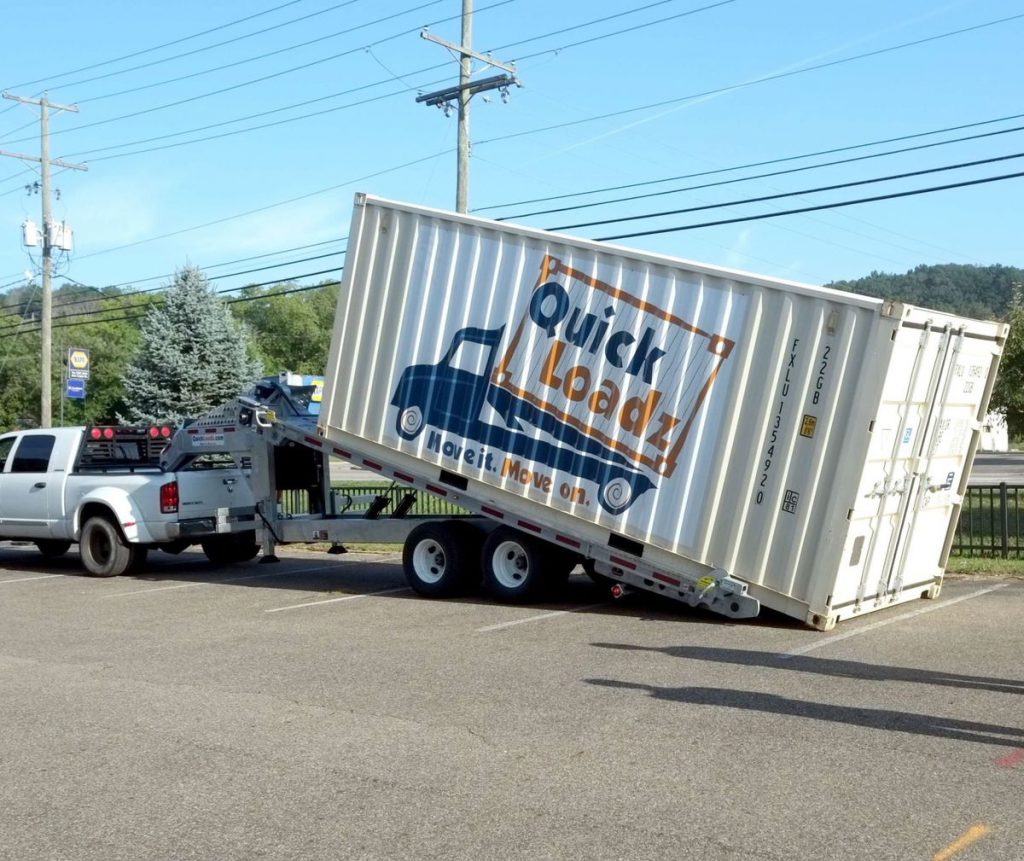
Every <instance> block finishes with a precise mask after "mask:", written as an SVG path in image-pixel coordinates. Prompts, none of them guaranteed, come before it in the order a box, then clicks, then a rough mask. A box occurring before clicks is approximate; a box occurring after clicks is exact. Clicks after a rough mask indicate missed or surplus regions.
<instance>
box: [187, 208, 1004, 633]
mask: <svg viewBox="0 0 1024 861" xmlns="http://www.w3.org/2000/svg"><path fill="white" fill-rule="evenodd" d="M1007 333H1008V327H1007V326H1006V325H1005V324H1002V323H997V322H986V321H977V320H970V319H967V318H963V317H957V316H954V315H951V314H945V313H941V312H937V311H931V310H928V309H924V308H918V307H914V306H910V305H906V304H902V303H899V302H892V301H884V300H881V299H876V298H872V297H866V296H858V295H856V294H852V293H845V292H840V291H836V290H830V289H827V288H823V287H817V286H814V285H808V284H800V283H796V282H791V281H783V280H779V279H774V278H767V277H764V276H760V275H754V274H751V273H746V272H739V271H735V270H729V269H723V268H720V267H715V266H709V265H707V264H702V263H695V262H692V261H687V260H682V259H677V258H672V257H666V256H663V255H656V254H650V253H646V252H641V251H636V250H632V249H626V248H620V247H617V246H613V245H608V244H605V243H599V242H594V241H590V240H585V239H579V238H576V237H571V236H564V235H559V234H553V233H549V232H545V231H542V230H536V229H532V228H525V227H518V226H514V225H509V224H507V223H498V222H493V221H488V220H486V219H482V218H475V217H471V216H466V215H459V214H455V213H450V212H442V211H439V210H433V209H428V208H425V207H419V206H413V205H409V204H404V203H397V202H393V201H386V200H381V199H377V198H372V197H369V196H367V195H357V196H356V201H355V207H354V211H353V218H352V225H351V228H350V231H349V245H348V250H347V256H346V263H345V272H344V279H343V282H342V286H341V290H340V292H339V298H338V305H337V309H336V313H335V321H334V330H333V335H332V339H331V349H330V355H329V357H328V363H327V366H326V368H325V371H326V373H325V375H324V377H323V387H322V402H321V404H320V408H319V414H318V415H317V416H316V417H315V418H314V417H310V416H308V415H302V414H301V413H302V411H301V410H295V409H293V408H292V407H290V406H289V398H288V397H286V396H279V395H278V394H275V393H274V392H271V391H269V390H267V391H262V392H261V390H260V389H259V387H257V390H256V391H255V392H254V393H253V396H252V397H251V398H249V399H248V400H242V401H239V402H238V403H237V404H234V405H228V406H226V408H225V410H226V412H225V413H224V415H222V416H220V417H217V416H210V417H207V419H204V422H206V424H205V425H204V426H203V427H193V428H190V429H189V433H190V434H192V436H193V437H194V438H195V441H196V442H197V443H199V442H200V441H201V442H202V443H209V442H211V441H217V440H219V441H220V443H221V444H228V445H234V446H237V447H238V448H240V449H244V448H245V447H246V446H251V447H252V452H251V455H250V457H251V462H252V470H251V474H252V480H253V482H254V486H253V487H254V495H255V497H256V499H257V500H259V502H258V503H257V514H258V516H257V527H258V529H259V534H260V539H261V542H262V546H263V552H264V554H265V556H267V557H268V558H269V557H272V555H273V546H274V544H275V543H279V542H282V541H287V540H326V541H332V542H333V541H338V542H343V541H345V540H349V541H353V540H371V541H378V540H385V539H383V538H381V537H378V536H380V535H385V534H386V535H389V536H391V537H392V538H396V537H397V536H399V535H402V534H404V549H403V566H404V569H405V574H406V577H407V579H408V580H409V583H410V585H411V586H412V587H413V588H414V589H416V590H417V591H418V592H420V593H421V594H424V595H430V596H437V597H440V596H444V595H449V594H454V593H457V592H460V591H463V590H466V589H469V588H471V587H473V586H474V585H476V584H478V583H479V581H480V579H481V577H482V579H483V581H484V583H485V585H486V586H487V588H488V590H489V591H490V592H491V594H493V595H495V596H496V597H498V598H500V599H502V600H508V601H528V600H531V599H534V598H536V597H537V596H538V595H540V594H542V592H543V591H544V590H545V589H546V588H547V587H549V586H550V585H552V584H556V583H558V582H561V581H562V579H564V577H566V576H567V575H568V573H569V571H570V570H571V569H572V568H574V567H575V566H576V565H577V564H579V563H581V562H582V563H583V564H584V566H585V568H586V570H587V571H588V573H590V574H591V575H592V576H593V577H594V578H595V579H598V580H599V581H600V582H603V583H605V584H609V585H610V586H611V588H612V589H613V591H614V592H615V593H618V594H622V593H624V592H627V591H629V590H643V591H647V592H651V593H655V594H659V595H663V596H665V597H668V598H671V599H674V600H676V601H679V602H681V603H683V604H687V605H690V606H703V607H707V608H708V609H710V610H712V611H714V612H717V613H721V614H723V615H725V616H728V617H730V618H735V619H743V618H750V617H752V616H756V615H757V613H758V612H759V610H760V608H761V606H762V605H763V606H766V607H770V608H772V609H773V610H776V611H778V612H780V613H783V614H785V615H787V616H790V617H792V618H795V619H798V620H801V621H803V622H805V623H806V624H808V625H811V626H812V627H815V628H819V629H822V630H827V629H830V628H831V627H833V626H834V625H835V624H836V623H837V622H838V621H840V620H842V619H846V618H850V617H856V616H859V615H862V614H864V613H867V612H871V611H875V610H880V609H883V608H886V607H890V606H893V605H896V604H900V603H903V602H906V601H911V600H915V599H918V598H922V597H925V598H928V597H935V596H937V595H938V594H939V591H940V589H941V585H942V577H943V569H944V567H945V563H946V560H947V557H948V554H949V549H950V545H951V543H952V540H953V535H954V532H955V528H956V523H957V519H958V516H959V512H960V507H961V504H962V500H963V495H964V492H965V489H966V486H967V481H968V477H969V473H970V468H971V464H972V462H973V458H974V454H975V452H976V451H977V448H978V445H979V440H980V436H981V432H982V427H983V422H984V417H985V415H986V411H987V406H988V401H989V397H990V395H991V392H992V387H993V385H994V382H995V375H996V371H997V368H998V363H999V357H1000V355H1001V353H1002V349H1003V345H1004V343H1005V340H1006V337H1007ZM202 434H206V435H208V436H209V437H210V440H201V435H202ZM299 452H304V454H299ZM332 457H336V458H341V459H343V460H347V461H350V462H352V463H353V464H355V465H356V466H358V467H361V468H363V469H365V470H368V471H370V472H372V473H374V474H376V475H377V476H379V477H380V478H381V479H382V480H385V481H388V482H394V483H397V484H400V485H402V486H405V487H408V488H410V489H411V490H412V491H415V492H417V493H428V494H433V495H435V496H438V497H441V498H443V499H445V500H447V501H449V502H451V503H454V504H456V505H458V506H459V507H461V508H462V509H463V510H465V511H468V512H469V513H470V514H471V515H473V517H471V518H468V519H467V518H462V519H459V520H446V521H432V522H419V523H417V522H416V521H414V520H413V519H411V518H408V517H403V516H401V515H402V514H403V513H407V512H402V511H392V512H390V516H388V514H386V513H385V512H384V511H383V508H377V509H376V511H375V513H377V514H378V515H380V516H378V517H376V518H370V519H371V520H374V519H375V520H377V521H379V522H377V523H372V524H371V523H369V522H364V523H354V522H353V518H352V517H349V516H346V515H345V514H344V513H339V512H338V511H336V510H335V506H333V504H332V499H331V497H330V492H329V488H328V486H327V485H328V484H329V482H327V481H326V480H325V469H324V464H325V463H326V462H327V460H329V459H330V458H332ZM310 458H312V460H310ZM310 463H312V464H313V466H312V467H311V468H310V467H309V464H310ZM303 464H306V466H303ZM303 471H306V472H308V473H309V474H308V475H307V476H306V478H302V477H301V476H302V474H303ZM296 483H298V484H300V485H301V484H305V485H306V486H308V487H309V488H310V489H311V498H315V499H316V503H315V505H314V507H313V508H314V510H313V513H312V514H311V515H310V516H308V517H307V518H305V519H303V518H289V517H287V515H286V514H285V513H284V512H282V511H281V510H280V507H279V506H278V505H277V491H278V490H280V489H281V488H283V487H286V486H293V485H295V484H296ZM396 515H397V516H396ZM364 519H365V518H364ZM392 521H393V522H392ZM357 535H358V536H359V537H358V538H356V537H353V536H357Z"/></svg>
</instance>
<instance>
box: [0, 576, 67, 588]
mask: <svg viewBox="0 0 1024 861" xmlns="http://www.w3.org/2000/svg"><path fill="white" fill-rule="evenodd" d="M67 576H68V575H67V574H41V575H40V576H38V577H19V578H18V579H17V580H0V586H2V585H3V584H4V583H27V582H28V581H29V580H50V579H52V578H53V577H67Z"/></svg>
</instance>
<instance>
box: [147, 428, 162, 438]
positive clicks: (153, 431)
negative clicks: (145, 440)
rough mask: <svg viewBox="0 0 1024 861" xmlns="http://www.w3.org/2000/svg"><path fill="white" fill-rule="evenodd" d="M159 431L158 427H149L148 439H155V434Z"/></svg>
mask: <svg viewBox="0 0 1024 861" xmlns="http://www.w3.org/2000/svg"><path fill="white" fill-rule="evenodd" d="M159 433H160V430H159V429H158V428H150V429H149V438H150V439H156V438H157V436H158V435H159Z"/></svg>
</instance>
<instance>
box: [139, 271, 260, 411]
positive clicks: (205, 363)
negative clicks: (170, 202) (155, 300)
mask: <svg viewBox="0 0 1024 861" xmlns="http://www.w3.org/2000/svg"><path fill="white" fill-rule="evenodd" d="M140 329H141V330H142V346H141V348H140V351H139V354H138V356H137V357H136V359H135V361H134V362H133V363H132V364H131V365H129V366H128V369H127V371H126V372H125V374H124V377H123V378H122V382H123V384H124V403H125V411H124V413H123V414H121V415H119V419H120V420H121V421H122V422H126V423H129V424H150V423H164V422H170V423H175V424H181V423H182V422H183V421H184V420H186V419H189V418H193V417H195V416H197V415H200V414H201V413H204V412H206V411H207V410H209V409H211V408H212V407H215V406H217V405H218V404H221V403H224V402H225V401H227V400H230V399H231V398H233V397H235V396H236V395H238V394H239V393H240V392H241V391H242V390H244V389H245V387H246V386H247V385H248V384H249V383H251V382H253V381H254V380H255V379H257V378H258V377H259V376H260V375H261V370H260V364H259V362H257V361H255V360H254V359H253V358H252V357H251V355H250V354H249V350H248V347H247V344H246V339H245V335H244V333H243V332H242V331H241V330H240V329H239V328H238V326H237V325H236V323H235V321H234V319H233V317H232V316H231V313H230V311H229V310H228V307H227V305H225V304H224V303H223V302H222V301H221V300H220V299H218V298H217V296H216V295H215V294H214V292H213V291H212V289H211V288H210V284H209V282H208V281H207V279H206V276H205V275H203V273H202V272H201V271H200V270H199V269H198V268H197V267H194V266H186V267H185V268H184V269H181V270H179V271H178V272H177V273H175V276H174V281H173V282H172V284H171V285H170V287H169V288H168V289H167V291H166V292H165V293H164V299H163V302H162V303H161V304H160V305H157V306H156V307H154V308H152V309H151V310H150V311H149V313H148V314H147V315H146V317H145V318H144V319H143V321H142V323H141V325H140Z"/></svg>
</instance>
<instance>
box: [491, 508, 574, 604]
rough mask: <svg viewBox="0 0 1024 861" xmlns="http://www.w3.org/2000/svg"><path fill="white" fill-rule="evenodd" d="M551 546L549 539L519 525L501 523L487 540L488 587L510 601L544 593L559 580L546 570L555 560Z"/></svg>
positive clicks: (535, 596) (502, 599) (493, 593)
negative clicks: (550, 553)
mask: <svg viewBox="0 0 1024 861" xmlns="http://www.w3.org/2000/svg"><path fill="white" fill-rule="evenodd" d="M549 547H550V545H549V544H547V542H541V541H540V540H538V539H536V538H534V537H533V536H531V535H527V534H526V533H524V532H520V531H519V530H518V529H513V528H512V527H510V526H499V527H498V528H497V529H495V530H494V531H493V532H492V533H491V534H490V535H488V536H487V540H486V541H484V549H483V563H484V565H483V567H484V585H485V586H486V587H487V591H488V592H490V594H491V595H492V596H493V597H494V598H496V599H497V600H499V601H504V602H506V603H510V604H524V603H526V602H528V601H533V600H535V599H537V598H538V597H540V596H541V595H542V594H543V593H544V592H545V591H546V590H547V588H548V587H549V586H551V585H552V583H553V582H555V581H557V578H553V577H551V576H549V575H547V574H546V571H545V566H546V565H548V564H550V563H551V560H550V557H549V553H548V548H549ZM556 564H557V563H556ZM563 567H564V566H563Z"/></svg>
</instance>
